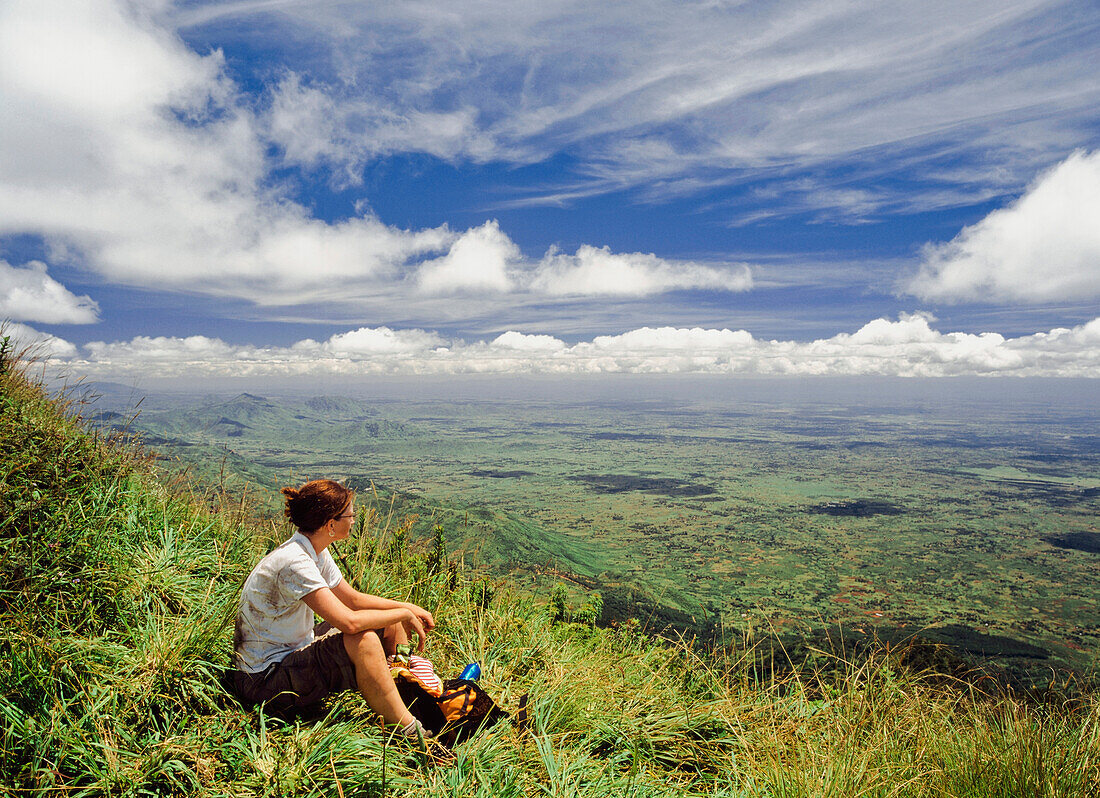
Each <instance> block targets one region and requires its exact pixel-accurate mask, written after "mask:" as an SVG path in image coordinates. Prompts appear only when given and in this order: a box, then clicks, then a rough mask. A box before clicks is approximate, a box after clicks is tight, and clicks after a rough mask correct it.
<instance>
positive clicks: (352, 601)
mask: <svg viewBox="0 0 1100 798" xmlns="http://www.w3.org/2000/svg"><path fill="white" fill-rule="evenodd" d="M332 592H333V593H334V594H335V595H336V598H338V599H340V601H342V602H343V603H344V604H345V605H347V606H348V607H349V608H351V609H353V610H393V609H407V610H410V611H411V612H412V613H413V614H414V615H415V616H416V617H417V618H419V619H420V623H421V624H423V626H424V629H425V630H427V631H429V632H430V631H431V630H432V629H434V628H435V618H434V617H432V614H431V613H430V612H428V611H427V610H426V609H424V608H423V607H419V606H417V605H416V604H411V603H409V602H407V601H394V600H393V599H387V598H382V597H381V596H372V595H370V594H369V593H360V592H359V591H358V590H356V589H355V588H353V587H352V586H351V585H349V584H348V580H346V579H341V580H340V584H338V585H337V586H336V587H334V588H333V589H332ZM325 620H328V619H327V618H325ZM329 623H331V621H329Z"/></svg>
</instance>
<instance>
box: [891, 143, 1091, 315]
mask: <svg viewBox="0 0 1100 798" xmlns="http://www.w3.org/2000/svg"><path fill="white" fill-rule="evenodd" d="M1098 220H1100V151H1098V152H1094V153H1091V154H1088V153H1085V152H1076V153H1074V154H1073V155H1071V156H1070V157H1069V158H1067V159H1066V160H1065V161H1063V162H1062V163H1061V164H1059V165H1058V166H1056V167H1055V168H1054V169H1051V170H1050V171H1049V172H1047V173H1045V174H1043V175H1041V176H1040V177H1039V178H1038V179H1037V180H1036V181H1035V182H1034V183H1033V184H1032V185H1031V187H1030V188H1029V189H1028V190H1027V192H1026V193H1025V194H1024V195H1023V196H1022V197H1020V198H1019V199H1018V200H1016V201H1015V202H1013V203H1012V204H1010V205H1009V206H1007V207H1005V208H1002V209H1000V210H996V211H993V212H992V213H990V214H989V215H988V216H986V217H985V218H984V219H982V220H981V221H980V222H978V223H977V224H975V225H971V226H970V227H966V228H964V229H963V230H962V232H960V233H959V234H958V235H957V236H956V237H955V238H954V239H953V240H952V241H950V242H948V243H946V244H939V245H934V246H929V247H927V248H926V250H925V255H924V264H923V266H922V268H921V271H920V274H918V275H917V277H916V278H915V279H914V280H913V281H912V282H911V283H910V284H909V286H908V291H909V292H910V293H913V294H915V295H917V296H919V297H922V298H925V299H940V300H944V301H948V302H963V301H979V302H982V301H1007V302H1048V301H1051V300H1067V299H1087V298H1091V297H1097V296H1100V223H1098Z"/></svg>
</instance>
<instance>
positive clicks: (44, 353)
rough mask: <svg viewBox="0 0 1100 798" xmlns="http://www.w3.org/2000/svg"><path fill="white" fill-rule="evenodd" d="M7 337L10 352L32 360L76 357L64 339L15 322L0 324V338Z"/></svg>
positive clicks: (71, 346)
mask: <svg viewBox="0 0 1100 798" xmlns="http://www.w3.org/2000/svg"><path fill="white" fill-rule="evenodd" d="M5 336H6V337H7V338H8V339H9V340H8V344H9V346H10V347H11V351H12V352H14V353H15V354H16V355H21V356H23V357H26V358H32V359H45V360H47V361H56V360H69V359H72V358H75V357H76V356H77V348H76V346H74V345H73V344H72V343H70V342H69V341H66V340H65V339H64V338H58V337H57V336H56V335H50V334H49V333H44V332H39V331H38V330H36V329H34V328H33V327H28V326H27V325H26V324H18V323H16V322H11V321H9V322H3V323H0V338H2V337H5Z"/></svg>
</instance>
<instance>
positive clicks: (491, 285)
mask: <svg viewBox="0 0 1100 798" xmlns="http://www.w3.org/2000/svg"><path fill="white" fill-rule="evenodd" d="M520 257H521V255H520V251H519V247H517V246H516V245H515V243H514V242H513V241H512V239H510V238H509V237H508V236H507V235H506V234H505V233H504V232H502V231H501V229H500V225H498V224H497V222H496V221H490V222H486V223H485V224H483V225H482V226H481V227H475V228H473V229H471V230H467V231H466V232H465V233H463V234H462V235H461V236H460V237H459V238H458V240H456V241H455V242H454V243H453V244H452V245H451V249H450V251H449V252H448V253H447V254H446V255H444V256H443V257H441V258H438V259H436V260H431V261H427V262H426V263H424V264H423V265H422V266H421V267H420V270H419V272H418V274H417V282H418V284H419V286H420V289H421V290H422V291H424V292H425V293H429V294H450V293H458V292H476V291H488V292H494V291H500V292H504V291H508V290H509V289H511V288H512V279H511V278H510V277H509V271H510V270H511V269H512V268H513V267H514V266H515V264H516V263H517V262H518V261H519V259H520Z"/></svg>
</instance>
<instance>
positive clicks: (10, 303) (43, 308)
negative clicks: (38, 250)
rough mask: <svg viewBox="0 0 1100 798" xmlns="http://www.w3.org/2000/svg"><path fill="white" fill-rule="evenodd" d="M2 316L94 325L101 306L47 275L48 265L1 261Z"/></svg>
mask: <svg viewBox="0 0 1100 798" xmlns="http://www.w3.org/2000/svg"><path fill="white" fill-rule="evenodd" d="M0 318H9V319H13V320H15V321H37V322H42V323H44V324H91V323H92V322H95V321H97V320H98V319H99V305H97V304H96V303H95V301H94V300H92V299H91V298H90V297H87V296H76V295H74V294H73V293H71V292H70V291H69V290H68V289H66V288H65V286H63V285H62V284H61V283H59V282H57V280H55V279H53V278H52V277H50V276H49V275H48V274H46V264H45V263H42V262H41V261H31V262H30V263H28V264H26V265H25V266H23V267H22V268H17V267H15V266H12V265H11V264H10V263H8V262H7V261H4V260H0Z"/></svg>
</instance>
